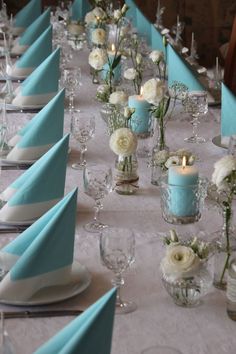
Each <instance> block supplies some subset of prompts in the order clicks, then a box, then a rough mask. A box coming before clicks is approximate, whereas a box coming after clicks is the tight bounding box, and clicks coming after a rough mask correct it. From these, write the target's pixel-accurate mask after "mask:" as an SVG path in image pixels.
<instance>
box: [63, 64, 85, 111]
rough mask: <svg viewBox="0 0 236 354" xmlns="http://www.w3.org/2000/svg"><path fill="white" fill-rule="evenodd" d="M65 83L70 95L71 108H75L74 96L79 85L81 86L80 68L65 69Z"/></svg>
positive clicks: (67, 92)
mask: <svg viewBox="0 0 236 354" xmlns="http://www.w3.org/2000/svg"><path fill="white" fill-rule="evenodd" d="M63 84H64V85H65V88H66V94H67V95H68V97H69V110H72V109H74V98H75V93H76V90H77V88H78V86H81V70H80V68H67V69H64V79H63Z"/></svg>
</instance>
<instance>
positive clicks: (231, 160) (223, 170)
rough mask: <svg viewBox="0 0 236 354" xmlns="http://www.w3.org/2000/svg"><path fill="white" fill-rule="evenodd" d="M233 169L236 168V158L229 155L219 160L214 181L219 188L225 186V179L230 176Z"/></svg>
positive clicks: (214, 173)
mask: <svg viewBox="0 0 236 354" xmlns="http://www.w3.org/2000/svg"><path fill="white" fill-rule="evenodd" d="M233 170H236V158H235V157H234V156H231V155H227V156H224V157H222V158H221V159H220V160H218V161H217V162H216V163H215V165H214V172H213V174H212V182H213V183H215V185H216V186H217V188H218V189H222V188H224V179H225V178H226V177H227V176H229V175H230V174H231V173H232V171H233Z"/></svg>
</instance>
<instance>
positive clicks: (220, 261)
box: [213, 207, 236, 290]
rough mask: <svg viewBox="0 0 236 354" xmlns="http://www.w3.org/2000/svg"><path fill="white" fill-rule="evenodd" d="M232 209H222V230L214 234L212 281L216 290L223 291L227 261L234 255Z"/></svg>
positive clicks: (234, 242)
mask: <svg viewBox="0 0 236 354" xmlns="http://www.w3.org/2000/svg"><path fill="white" fill-rule="evenodd" d="M231 221H232V209H231V207H230V209H229V208H227V207H226V208H224V209H223V226H222V230H220V231H217V232H216V239H215V245H216V253H215V259H214V281H213V284H214V286H215V287H216V288H219V289H222V290H225V289H226V286H227V274H228V266H229V261H230V259H231V257H232V256H234V255H235V254H236V237H235V232H234V230H233V227H232V223H231Z"/></svg>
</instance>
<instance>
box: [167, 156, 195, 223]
mask: <svg viewBox="0 0 236 354" xmlns="http://www.w3.org/2000/svg"><path fill="white" fill-rule="evenodd" d="M168 185H169V202H168V204H169V210H170V213H171V214H173V215H175V216H177V217H188V216H194V215H197V214H198V213H199V208H198V196H197V194H196V190H197V188H198V170H197V169H196V167H194V166H186V157H185V156H184V157H183V164H182V166H172V167H170V168H169V171H168Z"/></svg>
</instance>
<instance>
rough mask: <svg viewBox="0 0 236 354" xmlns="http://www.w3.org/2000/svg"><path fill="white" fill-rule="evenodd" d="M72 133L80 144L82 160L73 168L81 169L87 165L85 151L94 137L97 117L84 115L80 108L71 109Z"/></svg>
mask: <svg viewBox="0 0 236 354" xmlns="http://www.w3.org/2000/svg"><path fill="white" fill-rule="evenodd" d="M71 133H72V136H73V137H74V139H75V140H76V141H78V143H79V144H80V161H79V162H77V163H74V164H73V165H72V168H74V169H75V170H81V169H83V168H84V167H85V166H86V159H85V152H86V151H87V142H88V141H89V140H90V139H92V138H93V137H94V133H95V117H94V116H93V115H84V114H83V113H82V112H80V111H78V110H73V111H71Z"/></svg>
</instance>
